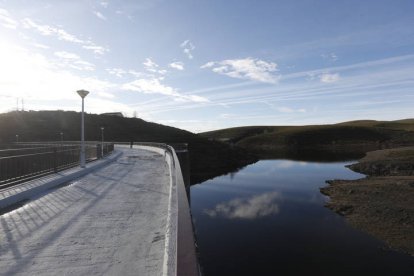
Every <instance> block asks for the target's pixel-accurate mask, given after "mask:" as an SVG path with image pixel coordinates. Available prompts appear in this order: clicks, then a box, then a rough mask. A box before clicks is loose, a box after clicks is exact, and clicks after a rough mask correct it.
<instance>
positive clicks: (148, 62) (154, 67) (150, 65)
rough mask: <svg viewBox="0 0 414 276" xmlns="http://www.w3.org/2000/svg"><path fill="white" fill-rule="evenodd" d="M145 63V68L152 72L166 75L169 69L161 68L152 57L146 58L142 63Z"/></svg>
mask: <svg viewBox="0 0 414 276" xmlns="http://www.w3.org/2000/svg"><path fill="white" fill-rule="evenodd" d="M142 64H143V65H144V68H145V70H147V71H148V72H150V73H155V74H160V75H165V74H166V73H167V70H164V69H159V67H160V66H159V65H158V64H157V63H155V62H154V61H153V60H152V59H151V58H146V59H145V61H144V62H143V63H142Z"/></svg>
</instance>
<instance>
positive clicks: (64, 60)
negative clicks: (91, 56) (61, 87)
mask: <svg viewBox="0 0 414 276" xmlns="http://www.w3.org/2000/svg"><path fill="white" fill-rule="evenodd" d="M54 55H55V56H57V57H58V58H59V59H60V62H59V65H63V66H67V67H70V68H73V69H77V70H81V71H94V70H95V65H94V64H92V63H90V62H87V61H84V60H82V59H81V58H80V56H78V55H77V54H74V53H69V52H65V51H59V52H55V53H54Z"/></svg>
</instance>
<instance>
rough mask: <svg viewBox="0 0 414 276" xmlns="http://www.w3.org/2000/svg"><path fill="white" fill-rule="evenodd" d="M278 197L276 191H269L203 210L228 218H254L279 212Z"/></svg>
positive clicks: (214, 215)
mask: <svg viewBox="0 0 414 276" xmlns="http://www.w3.org/2000/svg"><path fill="white" fill-rule="evenodd" d="M278 198H280V195H279V194H278V193H277V192H269V193H264V194H260V195H256V196H253V197H250V198H236V199H232V200H230V201H229V202H224V203H220V204H217V205H216V206H215V207H214V208H213V209H211V210H204V212H205V213H206V214H207V215H209V216H210V217H220V216H221V217H224V218H229V219H256V218H261V217H266V216H270V215H274V214H278V213H279V206H278V205H277V204H276V202H275V201H276V199H278Z"/></svg>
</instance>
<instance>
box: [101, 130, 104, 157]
mask: <svg viewBox="0 0 414 276" xmlns="http://www.w3.org/2000/svg"><path fill="white" fill-rule="evenodd" d="M101 137H102V143H101V157H102V158H103V156H104V150H103V147H104V127H101Z"/></svg>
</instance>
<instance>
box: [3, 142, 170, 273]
mask: <svg viewBox="0 0 414 276" xmlns="http://www.w3.org/2000/svg"><path fill="white" fill-rule="evenodd" d="M120 150H122V151H123V152H124V154H123V155H122V157H120V158H119V159H118V160H116V161H115V162H113V163H112V164H110V165H108V166H106V167H104V168H102V169H100V170H97V171H94V172H92V173H91V174H89V175H87V176H85V177H83V178H79V179H77V180H76V181H74V182H70V183H68V185H66V186H63V187H60V188H57V189H55V190H53V191H51V192H49V193H48V194H46V195H43V196H41V197H39V198H37V199H32V200H31V201H29V202H27V203H26V204H25V205H24V206H23V207H20V208H18V209H16V210H13V211H11V212H8V213H5V214H3V215H1V216H0V241H1V242H0V275H162V271H163V262H164V252H165V240H164V237H165V229H166V221H167V212H168V198H169V194H168V192H169V183H170V180H169V179H170V178H169V177H170V176H169V169H168V166H167V163H166V162H165V158H164V156H163V155H160V154H157V153H154V152H150V151H145V150H140V149H120Z"/></svg>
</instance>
